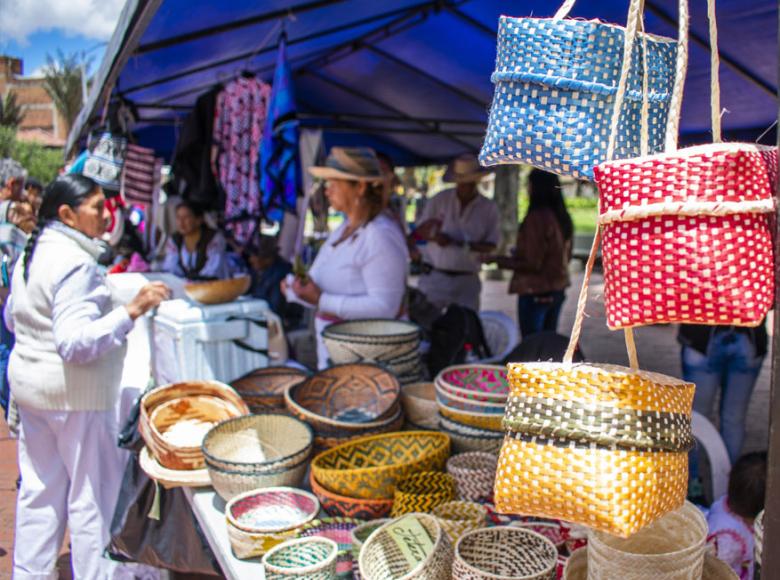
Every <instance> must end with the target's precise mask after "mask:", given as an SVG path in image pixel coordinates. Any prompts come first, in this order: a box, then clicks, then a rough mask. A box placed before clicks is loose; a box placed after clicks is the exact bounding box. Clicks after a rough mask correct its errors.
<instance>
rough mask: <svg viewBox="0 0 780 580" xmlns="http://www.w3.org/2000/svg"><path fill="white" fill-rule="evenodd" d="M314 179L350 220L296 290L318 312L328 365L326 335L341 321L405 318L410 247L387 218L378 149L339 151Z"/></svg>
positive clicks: (321, 351) (322, 357)
mask: <svg viewBox="0 0 780 580" xmlns="http://www.w3.org/2000/svg"><path fill="white" fill-rule="evenodd" d="M310 171H311V173H312V175H314V176H315V177H319V178H322V179H326V180H327V188H326V189H325V195H326V196H327V198H328V201H329V202H330V205H331V206H332V207H333V209H335V210H336V211H340V212H343V213H344V216H345V220H344V223H342V224H341V226H339V227H338V228H337V229H336V230H335V231H334V232H333V233H331V234H330V236H328V240H327V241H326V242H325V245H324V246H323V247H322V248H321V249H320V251H319V253H318V254H317V258H316V259H315V260H314V264H313V265H312V267H311V270H310V271H309V275H308V280H307V281H306V283H304V282H303V281H301V280H296V281H295V283H294V285H293V290H294V291H295V293H296V294H297V295H298V297H299V298H301V299H302V300H304V301H306V302H308V303H310V304H312V305H314V306H315V307H316V308H317V316H316V319H315V328H316V332H317V364H318V367H319V368H320V369H323V368H325V367H326V366H327V365H328V351H327V348H326V347H325V344H324V342H323V340H322V331H323V330H324V329H325V327H327V326H328V325H329V324H331V323H333V322H337V321H339V320H354V319H358V318H398V317H399V316H401V315H402V314H403V312H402V306H403V298H404V293H405V291H406V269H407V262H408V259H409V256H408V252H407V249H406V242H405V240H404V236H403V233H402V232H401V230H400V228H399V227H398V225H397V224H396V223H395V222H393V220H391V219H390V218H388V217H387V216H386V215H384V214H383V213H382V209H383V196H382V185H381V180H382V172H381V169H380V166H379V160H378V159H377V157H376V153H375V152H374V150H373V149H369V148H365V147H356V148H349V149H348V148H341V147H334V148H333V149H332V150H331V152H330V155H329V156H328V158H327V160H326V161H325V166H323V167H312V168H311V169H310Z"/></svg>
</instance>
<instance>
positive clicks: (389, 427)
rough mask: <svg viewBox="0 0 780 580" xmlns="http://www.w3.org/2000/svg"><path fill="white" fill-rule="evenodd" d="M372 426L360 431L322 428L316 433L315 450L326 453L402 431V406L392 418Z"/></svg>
mask: <svg viewBox="0 0 780 580" xmlns="http://www.w3.org/2000/svg"><path fill="white" fill-rule="evenodd" d="M371 424H372V425H374V426H373V427H371V428H363V429H360V430H355V429H324V428H322V427H320V428H318V429H317V430H316V431H315V433H314V448H315V449H316V450H317V451H324V450H326V449H331V448H332V447H336V446H338V445H343V444H344V443H348V442H350V441H354V440H356V439H361V438H363V437H368V436H370V435H381V434H383V433H393V432H395V431H400V430H401V429H402V427H403V425H404V416H403V412H402V410H401V406H400V405H397V406H396V407H394V409H393V414H392V415H391V416H389V417H387V418H386V419H383V420H381V421H372V423H371Z"/></svg>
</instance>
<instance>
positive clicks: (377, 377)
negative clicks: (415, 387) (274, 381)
mask: <svg viewBox="0 0 780 580" xmlns="http://www.w3.org/2000/svg"><path fill="white" fill-rule="evenodd" d="M400 394H401V385H400V384H399V383H398V379H396V378H395V377H394V376H393V375H392V373H390V372H388V371H387V370H385V369H383V368H382V367H379V366H377V365H372V364H365V363H359V364H357V363H356V364H345V365H337V366H334V367H330V368H328V369H325V370H323V371H320V372H319V373H317V374H316V375H314V376H312V377H309V378H308V379H306V380H305V381H303V382H302V383H300V384H298V385H292V386H291V387H289V388H288V389H287V391H285V395H284V400H285V404H286V405H287V409H288V410H289V411H290V412H291V413H292V414H293V415H295V416H297V417H298V418H300V419H301V420H303V421H306V422H307V423H309V424H310V425H311V426H312V427H313V428H314V430H315V431H317V432H319V431H320V430H325V431H326V430H329V429H330V430H331V431H332V430H334V429H337V430H342V431H355V432H361V431H364V430H366V429H372V428H376V427H381V426H382V425H383V424H384V423H386V422H387V420H388V419H389V418H390V417H392V416H395V415H396V414H397V408H398V405H399V403H398V400H399V397H400Z"/></svg>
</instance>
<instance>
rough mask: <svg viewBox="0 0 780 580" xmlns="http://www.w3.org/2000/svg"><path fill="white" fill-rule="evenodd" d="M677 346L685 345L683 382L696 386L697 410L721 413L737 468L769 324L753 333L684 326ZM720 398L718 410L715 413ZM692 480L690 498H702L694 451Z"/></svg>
mask: <svg viewBox="0 0 780 580" xmlns="http://www.w3.org/2000/svg"><path fill="white" fill-rule="evenodd" d="M677 341H678V342H679V343H680V344H681V345H682V346H681V352H680V357H681V359H682V376H683V379H684V380H685V381H688V382H691V383H694V384H695V385H696V392H695V393H694V396H693V410H694V411H696V412H698V413H700V414H701V415H704V416H705V417H708V418H709V417H711V416H712V414H713V411H717V414H718V418H719V421H718V424H719V426H720V435H721V437H722V438H723V443H724V444H725V445H726V450H727V451H728V453H729V459H730V460H731V462H732V463H734V462H735V461H736V460H737V458H738V457H739V455H740V453H742V443H743V442H744V440H745V420H746V417H747V412H748V405H749V404H750V397H751V396H752V394H753V388H754V387H755V386H756V381H757V380H758V375H759V373H760V372H761V365H762V364H763V362H764V357H765V356H766V353H767V347H768V343H769V338H768V336H767V331H766V320H763V321H762V322H761V324H759V325H758V326H756V327H755V328H751V327H745V326H710V325H703V324H681V325H680V326H679V329H678V331H677ZM718 394H720V405H719V407H718V408H717V409H715V401H716V399H717V396H718ZM689 477H690V482H689V489H688V494H689V496H690V497H691V498H693V499H698V498H700V497H701V496H702V493H701V479H700V476H699V454H698V452H697V451H696V450H695V449H694V450H693V451H691V453H690V476H689Z"/></svg>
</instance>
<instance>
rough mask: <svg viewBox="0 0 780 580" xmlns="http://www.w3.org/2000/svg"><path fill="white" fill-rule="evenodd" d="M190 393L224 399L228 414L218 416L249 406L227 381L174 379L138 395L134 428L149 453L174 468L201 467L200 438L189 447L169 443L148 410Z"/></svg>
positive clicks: (243, 410)
mask: <svg viewBox="0 0 780 580" xmlns="http://www.w3.org/2000/svg"><path fill="white" fill-rule="evenodd" d="M191 397H214V398H217V399H221V400H223V401H225V403H226V406H225V407H224V409H227V410H228V414H227V416H224V417H222V418H221V419H229V418H231V417H239V416H242V415H248V414H249V408H248V407H247V406H246V403H244V401H243V400H242V399H241V397H240V396H239V394H238V393H236V391H234V390H233V389H232V388H231V387H229V386H228V385H225V384H223V383H219V382H217V381H188V382H185V383H174V384H170V385H163V386H161V387H157V388H156V389H153V390H151V391H148V392H147V393H146V394H144V396H143V397H142V398H141V403H140V409H141V411H140V417H139V419H138V431H139V432H140V433H141V437H143V440H144V442H145V443H146V445H147V446H148V447H149V450H150V451H151V452H152V455H154V457H155V459H156V460H157V461H158V462H159V463H160V464H161V465H162V466H163V467H167V468H169V469H175V470H186V469H203V468H204V467H205V462H204V459H203V452H202V451H201V443H202V441H198V442H197V444H196V445H195V446H193V447H184V448H182V447H179V446H175V445H171V444H170V443H169V442H168V441H166V440H165V439H164V438H163V437H162V435H161V433H160V432H159V431H158V430H157V428H156V427H154V426H153V425H152V421H151V416H152V413H153V412H154V411H155V409H156V408H157V407H159V406H161V405H164V404H165V403H168V402H170V401H173V400H176V399H187V398H191ZM166 415H167V413H166Z"/></svg>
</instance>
